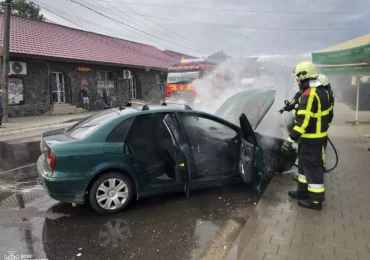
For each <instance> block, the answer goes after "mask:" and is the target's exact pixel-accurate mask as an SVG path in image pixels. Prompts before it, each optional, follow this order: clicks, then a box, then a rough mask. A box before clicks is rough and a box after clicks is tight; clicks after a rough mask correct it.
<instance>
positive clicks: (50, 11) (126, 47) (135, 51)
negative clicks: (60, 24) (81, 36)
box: [39, 4, 173, 62]
mask: <svg viewBox="0 0 370 260" xmlns="http://www.w3.org/2000/svg"><path fill="white" fill-rule="evenodd" d="M39 5H40V6H41V7H42V8H43V9H45V10H46V11H48V12H49V13H52V14H54V15H56V16H58V17H60V18H62V19H64V20H66V21H68V22H70V23H72V24H75V25H77V26H79V27H80V28H83V29H85V30H87V31H88V32H90V33H94V32H92V31H90V30H89V29H87V28H86V27H83V26H81V25H79V24H78V23H76V22H74V21H72V20H70V19H68V18H65V17H64V16H62V15H60V14H58V13H57V12H54V11H52V10H50V9H49V8H47V7H45V6H43V5H42V4H39ZM55 9H57V8H55ZM94 35H96V36H98V37H101V38H102V39H104V40H107V39H108V40H110V41H112V42H113V43H114V44H117V45H121V46H122V47H123V48H125V49H128V50H130V51H131V52H134V53H138V54H140V55H144V56H147V57H150V58H154V59H159V60H163V61H166V62H173V60H167V59H163V58H161V57H157V56H152V55H148V54H146V53H143V52H139V51H137V50H135V49H132V48H130V47H128V46H124V45H123V44H120V43H119V42H115V41H113V40H112V39H111V38H109V36H108V37H103V36H102V35H99V34H96V33H94ZM107 45H109V44H107ZM110 46H112V45H110ZM112 47H117V46H112Z"/></svg>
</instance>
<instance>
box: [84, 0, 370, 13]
mask: <svg viewBox="0 0 370 260" xmlns="http://www.w3.org/2000/svg"><path fill="white" fill-rule="evenodd" d="M91 1H95V2H115V1H116V0H112V1H108V0H91ZM125 4H127V5H141V6H157V7H163V8H176V9H198V10H207V11H225V12H243V13H266V14H296V15H301V14H307V15H323V14H328V15H369V14H370V13H366V12H365V13H350V12H317V11H316V10H314V12H302V11H263V10H245V9H228V8H214V7H200V6H184V5H161V4H147V3H133V2H125Z"/></svg>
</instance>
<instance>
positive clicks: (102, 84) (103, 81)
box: [97, 71, 116, 97]
mask: <svg viewBox="0 0 370 260" xmlns="http://www.w3.org/2000/svg"><path fill="white" fill-rule="evenodd" d="M97 78H98V89H97V90H98V94H99V95H100V96H101V97H102V96H103V90H104V89H105V91H106V92H107V95H108V96H115V94H116V89H115V86H114V81H113V72H110V71H98V72H97Z"/></svg>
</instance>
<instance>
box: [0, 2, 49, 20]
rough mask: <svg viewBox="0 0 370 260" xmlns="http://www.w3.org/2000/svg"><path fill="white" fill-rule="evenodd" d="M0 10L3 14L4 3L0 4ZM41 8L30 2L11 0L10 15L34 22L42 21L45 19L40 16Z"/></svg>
mask: <svg viewBox="0 0 370 260" xmlns="http://www.w3.org/2000/svg"><path fill="white" fill-rule="evenodd" d="M0 3H1V4H0V10H1V11H2V12H4V1H1V2H0ZM40 11H41V8H40V6H39V5H37V4H35V3H34V2H32V1H29V2H26V0H13V1H12V14H16V15H19V16H22V17H26V18H31V19H34V20H39V21H44V20H45V17H44V16H43V15H42V14H40Z"/></svg>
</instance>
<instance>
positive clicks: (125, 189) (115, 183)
mask: <svg viewBox="0 0 370 260" xmlns="http://www.w3.org/2000/svg"><path fill="white" fill-rule="evenodd" d="M132 196H133V184H132V182H131V180H130V178H128V177H127V176H125V175H123V174H121V173H117V172H111V173H107V174H104V175H102V176H100V177H99V178H98V179H96V180H95V182H94V183H93V185H92V186H91V189H90V194H89V200H90V204H91V206H92V207H93V208H94V209H95V210H96V211H97V212H99V213H100V214H104V215H108V214H113V213H116V212H118V211H121V210H123V209H124V208H125V207H126V206H127V205H128V204H129V203H130V201H131V199H132Z"/></svg>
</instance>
